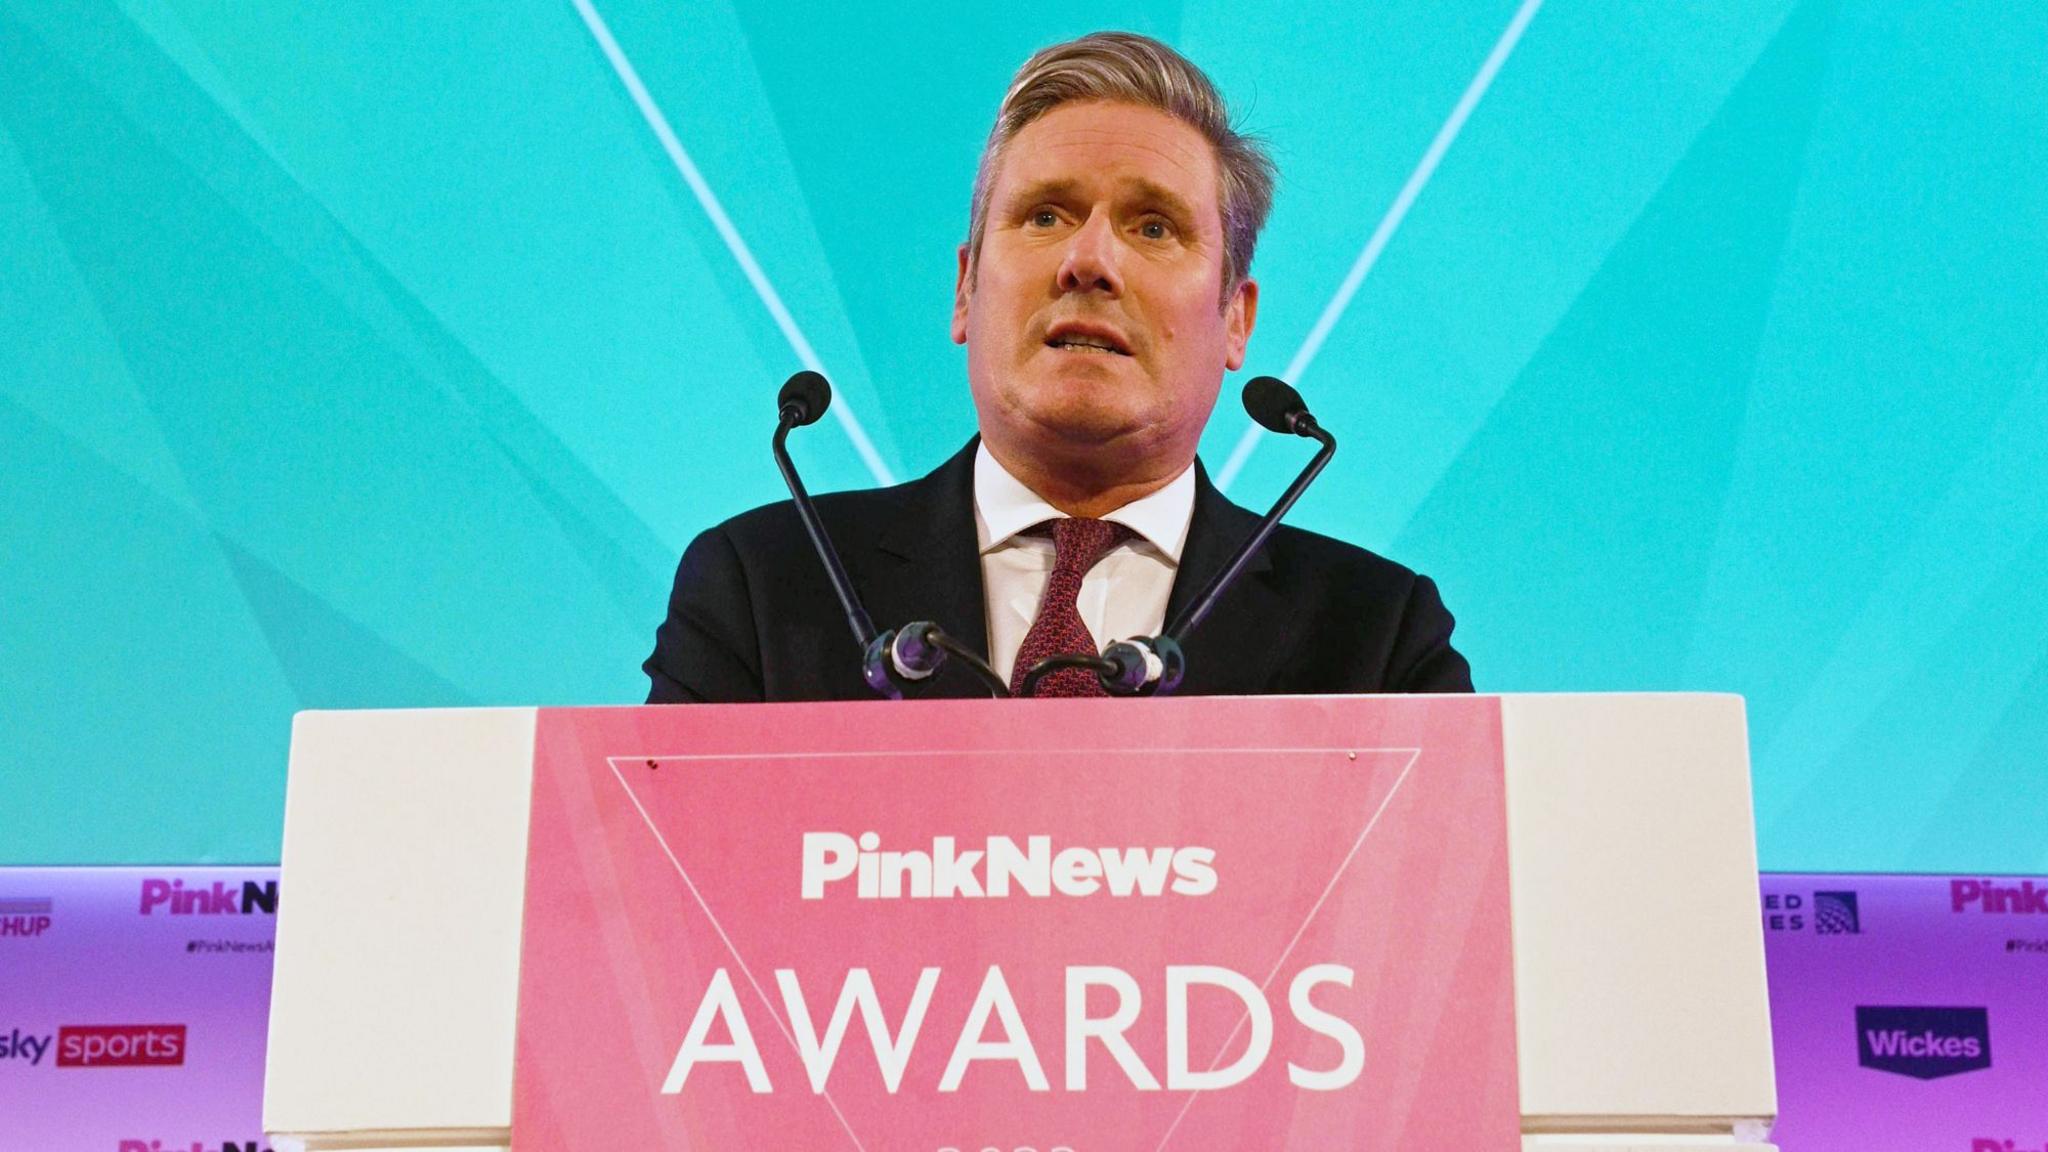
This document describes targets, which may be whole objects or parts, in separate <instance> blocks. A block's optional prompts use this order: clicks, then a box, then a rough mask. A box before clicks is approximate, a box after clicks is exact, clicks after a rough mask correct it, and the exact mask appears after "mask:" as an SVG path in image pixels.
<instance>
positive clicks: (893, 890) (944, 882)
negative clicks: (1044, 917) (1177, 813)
mask: <svg viewBox="0 0 2048 1152" xmlns="http://www.w3.org/2000/svg"><path fill="white" fill-rule="evenodd" d="M881 847H882V838H881V837H880V836H878V835H876V834H875V833H873V832H863V833H861V834H860V837H859V838H858V839H856V838H854V837H852V836H848V835H846V834H845V833H843V832H806V833H804V834H803V898H804V899H806V900H823V899H824V898H825V888H826V886H827V885H829V884H835V883H838V882H839V881H842V880H845V879H847V878H848V877H852V878H853V879H854V895H855V898H856V899H860V900H895V899H901V898H903V897H906V896H907V897H909V898H910V899H913V900H946V899H952V898H955V897H964V898H968V899H982V898H987V897H996V898H1002V897H1006V896H1008V895H1010V892H1011V889H1012V887H1013V886H1014V887H1015V888H1016V889H1018V890H1020V891H1022V892H1023V893H1024V894H1025V895H1027V896H1038V897H1046V896H1051V895H1052V894H1053V893H1054V892H1058V893H1059V894H1061V895H1063V896H1093V895H1095V894H1096V893H1098V892H1107V893H1108V894H1109V895H1111V896H1159V895H1163V894H1164V893H1166V892H1167V891H1169V890H1170V891H1172V892H1174V893H1177V894H1179V895H1182V896H1207V895H1208V894H1209V893H1211V892H1214V891H1215V890H1216V867H1215V865H1216V852H1215V850H1214V849H1211V848H1066V849H1062V850H1061V851H1060V852H1058V853H1057V854H1055V853H1054V852H1053V850H1052V837H1050V836H1027V837H1025V846H1024V847H1023V848H1019V847H1018V846H1017V842H1016V841H1015V840H1013V839H1011V838H1010V837H1008V836H991V837H989V838H988V840H987V841H986V842H985V844H984V845H983V847H982V849H981V850H980V851H968V852H962V851H960V850H959V848H958V844H957V842H956V841H955V840H954V838H953V837H951V836H935V837H933V838H932V850H931V851H930V852H921V851H917V850H915V849H913V850H911V851H907V852H884V851H881V850H880V849H881ZM984 877H985V878H986V879H985V882H984Z"/></svg>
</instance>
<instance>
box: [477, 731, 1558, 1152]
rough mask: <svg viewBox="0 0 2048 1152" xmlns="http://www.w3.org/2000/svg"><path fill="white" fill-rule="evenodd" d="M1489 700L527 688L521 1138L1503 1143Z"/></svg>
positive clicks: (1154, 1146) (1079, 1144) (1333, 1150)
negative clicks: (752, 698) (531, 700)
mask: <svg viewBox="0 0 2048 1152" xmlns="http://www.w3.org/2000/svg"><path fill="white" fill-rule="evenodd" d="M1505 823H1506V811H1505V802H1504V797H1503V792H1502V767H1501V739H1500V713H1499V704H1498V702H1497V701H1495V700H1491V699H1484V698H1470V697H1467V698H1434V699H1365V698H1313V699H1268V700H1257V699H1202V700H1195V699H1189V700H1159V701H1101V700H1095V701H1088V700H1083V701H1009V702H1000V703H998V702H981V701H974V702H959V703H937V702H934V703H912V704H895V705H892V704H882V703H876V704H865V703H863V704H840V705H806V706H797V705H769V706H751V707H705V708H639V709H583V710H558V711H557V710H550V711H543V712H542V714H541V718H540V725H539V737H538V747H537V751H536V758H535V781H534V803H533V824H532V838H531V854H530V859H529V865H528V873H527V893H526V929H525V941H524V947H523V951H522V968H521V973H520V994H519V1034H518V1048H517V1051H518V1057H517V1068H516V1076H515V1083H514V1096H513V1136H512V1141H513V1146H514V1148H515V1149H516V1150H517V1152H540V1150H543V1149H545V1150H549V1152H555V1150H574V1149H604V1150H607V1152H609V1150H613V1149H619V1148H634V1149H642V1148H645V1149H718V1150H721V1152H724V1150H729V1149H778V1150H781V1149H805V1150H813V1149H833V1148H844V1149H863V1150H867V1152H882V1150H884V1149H887V1150H892V1152H893V1150H898V1149H904V1150H913V1152H944V1150H947V1149H956V1150H958V1152H983V1150H985V1149H1001V1150H1002V1152H1014V1150H1017V1149H1034V1150H1037V1152H1053V1150H1056V1149H1062V1148H1064V1149H1072V1150H1074V1152H1097V1150H1103V1149H1118V1150H1121V1149H1134V1150H1140V1152H1160V1150H1168V1149H1180V1150H1196V1149H1218V1150H1220V1149H1232V1150H1238V1149H1302V1150H1307V1149H1315V1150H1318V1152H1337V1150H1343V1149H1387V1150H1391V1149H1414V1148H1458V1149H1480V1150H1485V1149H1496V1150H1500V1152H1508V1150H1511V1149H1515V1148H1518V1147H1519V1146H1520V1136H1519V1123H1518V1115H1519V1114H1518V1109H1517V1103H1516V1085H1515V1052H1514V1008H1513V1002H1512V981H1511V977H1510V959H1509V941H1508V893H1507V862H1506V833H1505Z"/></svg>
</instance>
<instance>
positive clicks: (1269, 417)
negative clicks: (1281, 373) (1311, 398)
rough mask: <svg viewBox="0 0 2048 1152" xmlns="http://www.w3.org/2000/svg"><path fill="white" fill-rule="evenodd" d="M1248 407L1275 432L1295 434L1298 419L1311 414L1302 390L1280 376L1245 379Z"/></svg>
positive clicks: (1254, 417) (1245, 405)
mask: <svg viewBox="0 0 2048 1152" xmlns="http://www.w3.org/2000/svg"><path fill="white" fill-rule="evenodd" d="M1244 410H1245V412H1246V413H1248V414H1249V415H1250V416H1251V418H1252V419H1254V420H1256V421H1258V422H1259V423H1260V424H1262V425H1264V426H1265V427H1266V428H1267V429H1269V430H1271V431H1274V432H1284V433H1287V434H1289V435H1293V434H1294V433H1295V427H1294V418H1295V417H1296V416H1306V415H1308V405H1307V404H1306V403H1304V402H1303V401H1302V399H1301V393H1299V392H1296V391H1295V390H1294V387H1293V386H1292V385H1290V384H1288V383H1287V382H1286V381H1284V380H1282V379H1280V378H1279V377H1278V376H1254V377H1252V378H1251V379H1250V380H1248V381H1246V382H1245V386H1244Z"/></svg>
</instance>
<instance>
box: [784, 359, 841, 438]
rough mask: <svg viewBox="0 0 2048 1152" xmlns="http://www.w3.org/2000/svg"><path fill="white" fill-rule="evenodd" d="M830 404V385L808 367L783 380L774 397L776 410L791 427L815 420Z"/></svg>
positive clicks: (799, 426) (801, 425)
mask: <svg viewBox="0 0 2048 1152" xmlns="http://www.w3.org/2000/svg"><path fill="white" fill-rule="evenodd" d="M831 406H832V385H831V384H830V383H828V382H826V380H825V377H824V376H822V375H820V374H819V373H816V372H813V371H811V370H810V369H808V368H806V369H804V370H803V371H801V372H799V373H797V374H796V375H794V376H791V377H790V378H789V379H787V380H785V381H783V383H782V391H781V392H780V393H778V394H777V395H776V397H775V409H776V412H777V413H778V415H779V416H780V417H781V418H782V419H783V420H785V421H787V422H788V423H789V425H790V427H792V428H801V427H803V426H804V425H806V424H810V423H813V422H815V421H816V420H817V419H818V417H820V416H823V415H824V414H825V409H827V408H830V407H831Z"/></svg>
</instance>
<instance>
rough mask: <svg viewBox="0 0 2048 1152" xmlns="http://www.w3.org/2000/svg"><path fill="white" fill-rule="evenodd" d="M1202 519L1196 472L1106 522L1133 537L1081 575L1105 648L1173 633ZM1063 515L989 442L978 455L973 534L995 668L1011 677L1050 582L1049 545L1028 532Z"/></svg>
mask: <svg viewBox="0 0 2048 1152" xmlns="http://www.w3.org/2000/svg"><path fill="white" fill-rule="evenodd" d="M1194 514H1195V469H1194V466H1193V465H1189V466H1188V468H1187V470H1186V471H1184V472H1182V473H1181V474H1180V475H1179V476H1178V477H1176V478H1175V479H1174V480H1173V482H1172V483H1170V484H1168V485H1167V486H1166V487H1164V488H1161V489H1160V490H1159V491H1157V492H1154V493H1152V494H1151V495H1150V496H1147V497H1145V498H1143V499H1141V500H1133V501H1132V502H1130V503H1129V504H1126V505H1124V506H1123V507H1121V508H1119V509H1117V510H1116V511H1114V512H1111V513H1109V514H1107V515H1105V516H1104V517H1103V519H1104V520H1113V521H1115V522H1116V523H1118V524H1122V525H1123V526H1124V527H1126V528H1129V529H1131V530H1132V531H1133V532H1136V533H1137V535H1136V536H1134V537H1132V538H1131V539H1129V540H1126V541H1125V542H1123V543H1122V544H1119V545H1117V546H1116V547H1115V548H1112V549H1110V552H1109V554H1108V555H1107V556H1104V557H1103V558H1102V560H1101V561H1100V562H1099V563H1097V564H1096V565H1095V567H1093V568H1091V569H1089V570H1088V573H1087V575H1085V576H1083V577H1082V578H1081V595H1080V597H1079V599H1078V602H1077V603H1076V607H1077V608H1079V609H1080V612H1081V622H1082V623H1083V624H1086V625H1087V626H1088V633H1089V635H1091V636H1093V637H1095V645H1096V647H1097V648H1098V649H1100V648H1101V647H1103V646H1104V645H1106V644H1108V643H1110V642H1111V641H1114V640H1122V639H1124V638H1126V637H1130V636H1156V635H1158V634H1159V630H1160V629H1161V628H1163V627H1165V626H1166V600H1167V597H1168V596H1170V595H1172V593H1173V576H1174V573H1175V572H1176V571H1177V570H1178V569H1179V568H1180V552H1181V547H1182V545H1184V544H1186V543H1187V539H1188V521H1189V519H1190V518H1192V517H1193V516H1194ZM1065 515H1066V513H1064V512H1062V511H1060V510H1059V509H1057V508H1054V507H1053V506H1052V505H1050V504H1048V503H1046V502H1045V501H1044V500H1043V499H1041V498H1040V497H1039V495H1038V494H1037V493H1036V492H1033V491H1032V490H1031V489H1029V488H1026V487H1025V486H1024V484H1023V482H1022V481H1020V480H1018V479H1017V478H1016V477H1015V476H1012V475H1010V472H1009V469H1007V468H1004V467H1003V466H1002V465H1001V464H999V463H997V462H996V458H995V457H994V456H991V455H989V451H988V445H986V444H983V445H982V446H981V447H979V448H978V449H976V450H975V453H974V531H975V534H976V537H977V538H978V543H979V544H980V546H981V581H982V589H983V591H984V593H985V600H984V607H985V610H986V611H987V613H988V646H989V653H988V656H989V661H988V662H989V664H990V666H992V667H993V668H994V669H995V670H996V672H997V673H998V674H999V675H1001V676H1002V678H1003V679H1004V680H1008V679H1010V672H1011V669H1012V667H1013V666H1014V665H1015V664H1016V662H1017V649H1018V648H1020V647H1022V646H1023V644H1024V634H1025V633H1026V632H1029V631H1030V630H1031V622H1032V621H1033V620H1035V619H1037V618H1038V601H1039V599H1040V598H1041V597H1043V596H1044V595H1045V584H1046V581H1047V580H1049V579H1051V578H1052V559H1053V547H1052V541H1051V540H1050V539H1048V538H1045V537H1042V536H1026V535H1023V533H1024V531H1025V530H1026V529H1028V528H1030V527H1032V526H1033V525H1036V524H1041V523H1044V522H1045V521H1047V520H1056V519H1059V518H1061V517H1064V516H1065Z"/></svg>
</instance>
